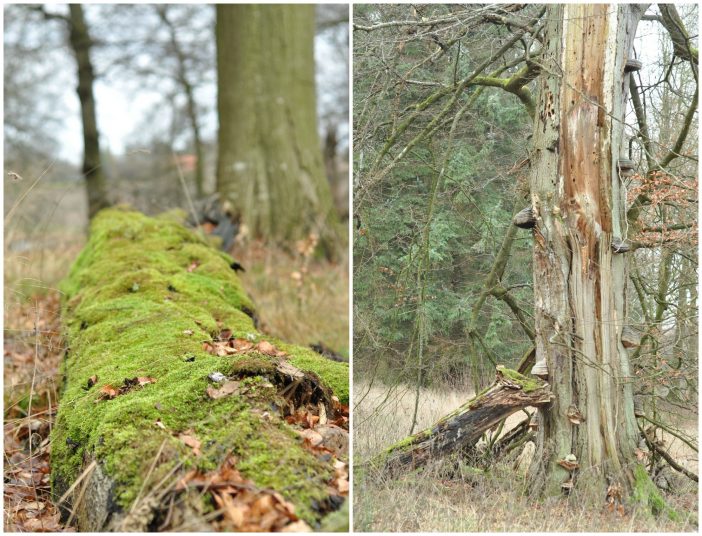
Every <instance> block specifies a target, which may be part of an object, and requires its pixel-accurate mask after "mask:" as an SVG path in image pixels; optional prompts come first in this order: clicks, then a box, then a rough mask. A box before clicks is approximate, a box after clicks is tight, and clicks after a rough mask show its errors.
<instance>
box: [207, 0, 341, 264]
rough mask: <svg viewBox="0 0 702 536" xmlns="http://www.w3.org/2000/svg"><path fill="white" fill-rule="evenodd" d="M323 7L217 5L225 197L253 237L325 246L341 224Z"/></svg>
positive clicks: (220, 170)
mask: <svg viewBox="0 0 702 536" xmlns="http://www.w3.org/2000/svg"><path fill="white" fill-rule="evenodd" d="M314 23H315V15H314V6H306V5H243V4H240V5H223V4H218V5H217V73H218V91H219V94H218V112H219V160H218V164H217V189H218V191H219V192H220V193H221V194H222V196H223V197H227V198H229V199H230V201H231V202H232V203H233V205H234V206H235V207H236V208H237V209H238V210H239V211H240V213H241V216H242V219H243V221H244V222H245V223H246V224H247V225H248V226H249V227H250V228H251V229H252V231H253V233H255V234H258V235H263V236H265V237H267V238H272V239H279V240H291V239H293V240H294V239H299V238H301V237H303V236H305V235H307V234H309V233H311V232H315V233H317V234H318V235H319V236H320V239H321V242H322V244H323V245H324V246H325V248H326V250H327V252H330V251H331V249H333V248H332V246H333V244H334V242H335V241H336V240H337V238H338V216H337V214H336V211H335V209H334V206H333V203H332V197H331V191H330V188H329V184H328V182H327V179H326V178H325V176H324V164H323V161H322V151H321V149H320V143H319V134H318V133H317V123H316V108H315V89H314V58H313V37H314Z"/></svg>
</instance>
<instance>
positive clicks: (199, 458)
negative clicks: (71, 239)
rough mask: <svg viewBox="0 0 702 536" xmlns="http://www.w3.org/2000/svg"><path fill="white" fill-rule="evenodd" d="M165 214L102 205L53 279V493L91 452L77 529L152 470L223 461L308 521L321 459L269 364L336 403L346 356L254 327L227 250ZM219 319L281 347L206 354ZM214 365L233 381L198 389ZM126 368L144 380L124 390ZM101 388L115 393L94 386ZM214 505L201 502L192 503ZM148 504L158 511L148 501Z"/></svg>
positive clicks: (343, 388) (108, 514) (96, 525)
mask: <svg viewBox="0 0 702 536" xmlns="http://www.w3.org/2000/svg"><path fill="white" fill-rule="evenodd" d="M176 220H177V218H174V217H173V216H172V215H171V216H164V217H160V218H149V217H146V216H144V215H142V214H140V213H137V212H133V211H130V210H127V209H120V208H117V209H108V210H105V211H102V212H101V213H99V214H98V215H97V216H96V218H95V219H94V221H93V224H92V226H91V233H90V239H89V241H88V244H87V245H86V247H85V249H84V250H83V251H82V253H81V254H80V255H79V257H78V258H77V260H76V261H75V264H74V265H73V268H72V270H71V272H70V275H69V277H68V279H67V280H66V281H65V282H64V283H63V285H62V291H63V293H64V305H63V322H64V326H65V331H66V340H67V343H68V346H69V349H68V350H67V352H66V357H65V360H64V368H63V372H64V387H63V392H62V396H61V401H60V405H59V410H58V416H57V420H56V424H55V426H54V429H53V433H52V463H53V469H52V486H53V492H54V494H55V496H56V497H59V496H60V495H62V494H63V493H64V492H65V491H66V490H67V489H68V488H69V487H70V486H71V484H73V483H74V482H75V481H76V479H77V478H78V477H79V476H80V475H81V473H82V472H83V471H84V470H85V468H86V467H88V466H89V465H90V463H91V462H93V461H96V462H97V470H95V471H93V472H92V475H91V476H90V477H87V476H86V480H88V479H89V480H91V485H90V487H89V488H88V489H89V490H91V491H89V492H88V494H92V495H93V498H94V497H98V496H100V494H101V493H102V495H104V497H103V498H102V499H101V500H100V501H99V502H100V504H99V505H98V506H97V508H98V509H99V508H102V510H100V511H98V512H93V513H85V512H84V513H83V514H81V512H82V511H85V510H94V508H96V506H95V505H94V504H90V503H91V502H94V501H92V500H90V499H91V498H90V497H88V499H86V500H84V501H83V502H84V503H85V504H90V507H86V506H83V507H82V508H77V509H76V510H77V513H78V518H77V522H78V527H79V529H81V530H93V531H99V530H105V529H115V528H118V525H117V524H116V520H118V519H120V518H122V517H123V516H124V513H125V512H126V511H128V510H129V509H130V508H131V506H132V505H133V503H134V501H135V499H136V498H137V497H141V498H143V497H144V496H146V495H148V494H149V492H150V490H151V489H152V488H153V487H154V486H155V485H156V484H157V483H158V482H159V481H161V480H162V479H164V477H165V478H166V480H167V481H168V482H169V483H170V482H171V481H173V479H174V478H176V477H177V476H178V475H182V474H184V473H185V472H186V471H188V470H193V469H197V470H199V471H201V473H203V474H204V473H207V472H208V471H213V470H216V469H217V467H219V465H220V464H221V463H222V462H223V461H224V460H225V459H235V460H236V469H237V470H238V471H240V472H241V474H242V475H243V477H244V478H246V479H248V480H250V481H253V483H254V484H255V486H257V487H259V488H261V489H268V490H272V491H276V492H279V493H280V494H281V495H282V496H283V497H284V498H285V500H287V501H289V502H291V503H292V504H293V505H294V507H295V513H296V514H297V515H298V516H299V517H300V518H301V519H303V520H305V521H306V522H307V523H309V524H310V525H311V526H312V527H315V528H318V527H319V526H320V522H321V521H322V520H323V518H324V517H325V515H326V514H328V513H329V512H330V511H331V510H333V509H334V508H336V507H338V506H339V503H340V500H339V497H338V496H336V497H335V496H334V493H333V490H332V489H330V486H329V483H330V481H331V480H332V479H333V460H332V461H331V462H330V460H329V459H328V458H329V457H328V456H327V457H326V459H325V457H324V456H319V455H315V453H313V452H312V451H311V450H310V449H308V448H305V446H304V445H303V439H302V438H301V437H300V435H299V434H298V433H296V431H295V429H294V428H293V427H292V426H291V425H289V424H288V423H287V422H286V420H285V418H284V415H283V414H282V412H281V411H280V408H281V407H282V406H284V405H285V404H286V402H287V401H288V395H289V392H290V390H289V389H288V390H287V391H286V390H285V387H286V386H284V385H282V383H281V382H282V381H283V378H282V377H281V375H280V374H278V375H277V376H276V374H275V369H276V367H279V365H280V364H281V362H284V363H285V366H292V367H293V370H294V369H298V370H299V371H301V372H302V373H304V374H305V376H306V377H308V378H312V379H313V381H314V382H315V383H316V384H317V385H318V386H319V392H321V393H323V395H320V396H322V398H324V400H320V401H319V403H320V404H322V403H323V404H328V402H329V400H328V398H327V397H328V395H330V394H331V393H333V394H334V395H336V396H337V397H338V398H339V399H340V400H341V402H342V403H347V402H348V392H349V388H348V365H347V364H346V363H338V362H334V361H329V360H327V359H325V358H323V357H321V356H319V355H318V354H316V353H314V352H312V351H311V350H309V349H306V348H301V347H297V346H293V345H288V344H284V343H283V342H281V341H278V340H276V339H274V338H272V337H268V336H264V335H262V334H261V333H259V332H258V331H257V330H256V328H255V327H254V322H253V320H252V317H253V311H254V305H253V303H252V302H251V300H250V299H249V298H248V297H247V296H246V294H245V292H244V290H243V288H242V286H241V283H240V281H239V279H238V278H237V276H236V275H235V273H234V271H233V270H232V269H231V268H230V264H231V263H232V262H233V261H232V259H231V258H229V257H228V256H227V255H225V254H223V253H221V252H219V251H217V250H215V249H213V248H212V247H210V246H209V245H208V244H207V243H206V241H205V240H203V239H201V238H200V237H199V236H197V235H196V234H195V233H193V232H192V231H190V230H188V229H186V228H185V227H184V226H182V225H181V224H180V223H179V222H178V221H176ZM224 329H228V330H231V332H232V336H233V337H238V338H241V339H246V340H249V341H251V342H252V343H254V344H255V343H257V342H261V341H267V342H270V343H271V344H273V345H275V347H276V348H277V349H279V350H281V351H282V352H284V353H285V356H283V357H281V356H269V355H267V354H266V353H262V352H258V351H255V350H250V351H247V352H245V353H241V354H233V355H226V356H223V357H219V356H217V355H212V354H211V353H209V352H208V351H206V349H205V348H204V347H203V343H204V342H207V341H213V340H215V339H216V337H217V336H218V335H219V334H220V333H221V331H222V330H224ZM214 372H220V373H221V374H222V375H224V376H225V377H228V378H229V379H233V380H239V381H240V382H241V385H242V386H241V388H240V389H238V390H237V392H235V393H234V394H231V395H230V396H223V397H221V398H212V397H210V396H208V394H207V389H208V387H210V388H214V389H217V388H219V387H220V386H221V385H222V384H221V383H220V384H216V383H213V381H212V380H211V379H209V378H208V376H210V375H211V374H212V373H214ZM134 378H141V379H147V380H149V381H145V382H144V381H142V382H137V384H136V385H133V386H131V387H129V386H128V384H127V382H126V380H129V379H134ZM151 380H153V381H151ZM125 386H127V387H129V388H125ZM110 387H112V388H114V389H120V388H124V392H121V393H119V394H118V396H115V397H114V398H110V397H109V396H107V397H106V396H105V394H104V393H105V390H106V389H107V390H108V391H109V388H110ZM287 387H290V386H289V385H288V386H287ZM331 411H332V412H333V409H332V410H331ZM188 437H191V438H195V439H196V440H197V441H199V448H193V446H192V444H190V445H189V444H188V439H187V438H188ZM184 438H185V439H184ZM191 443H192V442H191ZM159 452H160V455H159V456H158V460H156V458H157V454H159ZM152 465H153V467H152ZM171 471H173V473H172V476H170V477H169V476H168V475H169V473H170V472H171ZM149 473H150V476H149V477H148V479H147V475H149ZM173 475H175V476H173ZM145 480H146V481H145ZM76 489H79V487H77V488H76ZM76 495H77V492H76V493H73V497H74V503H75V502H78V501H77V500H76ZM79 506H80V505H79ZM157 508H158V506H156V505H155V506H154V507H153V508H152V510H155V509H157ZM214 508H215V506H214V505H212V504H208V503H207V502H206V501H204V502H203V504H202V505H198V506H197V507H195V508H194V510H197V511H200V512H202V513H206V512H207V511H212V510H213V509H214ZM149 515H151V516H152V518H153V519H152V522H155V521H159V515H160V514H159V513H158V512H154V511H151V512H150V514H149ZM160 521H163V519H160ZM146 528H152V529H153V528H154V527H153V526H152V525H149V526H148V527H146V526H145V527H144V529H146Z"/></svg>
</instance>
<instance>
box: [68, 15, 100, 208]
mask: <svg viewBox="0 0 702 536" xmlns="http://www.w3.org/2000/svg"><path fill="white" fill-rule="evenodd" d="M69 8H70V17H69V23H70V31H69V41H70V44H71V48H72V49H73V54H74V55H75V57H76V64H77V66H78V98H79V99H80V109H81V117H82V120H83V148H84V152H83V176H84V177H85V186H86V192H87V195H88V217H89V218H92V217H93V216H94V215H95V214H96V213H97V212H98V211H99V210H100V209H103V208H105V207H107V206H109V201H108V198H107V186H106V184H105V175H104V172H103V169H102V164H101V160H100V139H99V133H98V128H97V119H96V116H95V96H94V95H93V84H94V82H95V72H94V70H93V64H92V61H91V59H90V51H91V48H92V40H91V38H90V32H89V31H88V26H87V24H86V23H85V15H84V13H83V6H82V5H81V4H69Z"/></svg>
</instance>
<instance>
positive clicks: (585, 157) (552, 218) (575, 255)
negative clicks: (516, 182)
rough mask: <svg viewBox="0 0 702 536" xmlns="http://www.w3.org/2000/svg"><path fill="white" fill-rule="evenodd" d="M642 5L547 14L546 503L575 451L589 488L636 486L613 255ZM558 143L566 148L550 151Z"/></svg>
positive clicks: (533, 472)
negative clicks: (627, 71)
mask: <svg viewBox="0 0 702 536" xmlns="http://www.w3.org/2000/svg"><path fill="white" fill-rule="evenodd" d="M644 9H645V8H644V7H643V6H641V5H631V4H626V5H625V4H619V5H616V6H610V5H606V6H605V5H602V4H567V5H564V4H552V5H550V6H549V9H548V12H547V16H546V17H547V20H548V23H547V25H546V30H545V43H544V49H545V56H544V57H546V58H549V61H550V62H551V63H550V64H549V69H548V70H547V71H544V72H545V73H547V74H545V75H544V77H543V79H542V81H541V83H540V86H539V87H540V93H539V103H538V106H537V114H536V120H535V124H534V135H533V143H534V147H535V149H536V150H535V151H534V153H533V156H532V159H531V163H532V168H531V169H532V173H531V180H530V189H531V205H532V207H533V208H534V211H535V213H536V214H535V215H536V216H537V218H538V221H539V226H538V230H539V232H538V233H535V234H534V305H535V328H536V338H535V344H536V362H537V363H545V364H546V366H547V369H548V374H549V375H548V380H549V383H550V385H551V389H552V391H553V392H554V394H555V395H556V398H555V400H554V402H553V404H552V405H550V406H549V410H548V411H543V412H540V413H541V417H540V418H541V422H540V425H539V431H538V434H537V453H536V455H535V456H534V462H533V464H532V466H531V468H530V472H529V474H530V480H531V484H532V489H533V491H540V490H543V491H544V492H545V493H546V494H547V495H560V494H561V493H562V491H561V484H562V483H563V482H565V481H566V480H567V479H569V477H570V475H569V474H568V472H567V471H566V470H564V469H563V468H562V467H561V466H559V465H558V463H557V462H558V460H560V459H563V458H564V457H565V456H566V455H568V454H574V455H576V456H577V459H578V460H580V464H581V467H582V471H581V480H582V479H583V478H585V475H587V478H592V479H593V481H594V482H597V484H598V485H599V486H601V487H602V486H604V489H606V485H607V482H606V479H605V473H606V472H609V474H611V475H615V478H616V480H617V481H620V482H621V484H622V485H623V486H624V487H625V488H626V487H627V485H628V482H629V480H628V477H627V474H626V472H625V469H624V468H625V467H627V466H629V464H630V463H631V462H634V463H635V461H636V459H635V457H634V456H633V454H634V448H635V445H636V436H637V431H636V421H635V418H634V411H633V398H632V393H631V381H630V377H631V372H630V367H629V360H628V356H627V353H626V351H625V349H624V348H623V347H622V345H621V343H620V340H619V336H620V334H621V331H620V330H621V326H622V325H623V324H624V323H625V320H626V310H625V303H626V296H625V289H626V280H627V278H626V258H625V256H622V255H615V254H614V251H613V249H612V241H613V238H614V237H617V236H618V237H622V236H625V235H626V233H625V228H624V220H625V192H624V190H623V187H622V181H621V180H620V178H619V172H620V170H621V169H622V168H626V169H632V167H633V163H630V162H627V161H626V159H621V160H620V155H622V154H624V151H623V149H624V143H623V129H622V125H623V123H622V120H623V117H624V111H625V103H626V99H627V91H628V85H627V84H626V83H624V81H623V77H624V74H623V73H624V67H625V64H626V62H627V59H628V58H629V56H630V55H631V54H630V52H631V46H632V44H633V38H634V35H635V33H636V26H637V23H638V19H639V17H640V16H641V14H642V13H643V10H644ZM549 73H553V74H549ZM556 73H557V74H556ZM556 139H558V140H560V141H559V151H558V152H551V151H547V150H541V148H546V147H549V146H550V145H551V144H552V143H553V142H554V140H556ZM619 252H621V250H620V251H619ZM572 404H574V405H576V406H577V407H578V408H579V409H580V411H581V412H582V414H583V417H584V420H583V421H582V422H581V423H580V424H574V423H573V422H571V421H570V420H569V419H568V417H567V409H568V408H569V406H571V405H572ZM574 426H577V427H578V428H577V433H574V430H573V427H574ZM603 468H606V470H603ZM603 492H604V490H603Z"/></svg>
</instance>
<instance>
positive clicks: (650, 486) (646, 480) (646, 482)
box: [632, 465, 681, 521]
mask: <svg viewBox="0 0 702 536" xmlns="http://www.w3.org/2000/svg"><path fill="white" fill-rule="evenodd" d="M632 500H633V501H634V502H635V503H638V504H640V505H642V506H644V507H645V508H647V509H648V510H649V511H650V512H651V513H652V514H653V515H655V516H659V515H661V514H665V515H667V516H668V518H669V519H670V520H671V521H680V520H681V518H680V514H678V513H677V512H676V511H675V510H674V509H672V508H671V507H670V506H668V504H667V503H666V501H665V499H664V498H663V496H662V495H661V493H660V491H658V488H657V487H656V485H655V484H654V483H653V481H652V480H651V477H650V476H649V475H648V473H647V472H646V468H645V467H644V466H643V465H637V466H636V467H635V468H634V489H633V492H632Z"/></svg>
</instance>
